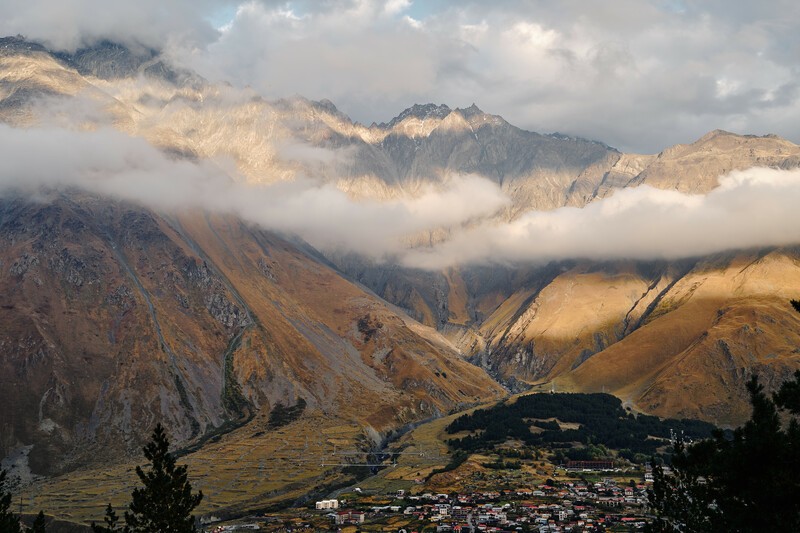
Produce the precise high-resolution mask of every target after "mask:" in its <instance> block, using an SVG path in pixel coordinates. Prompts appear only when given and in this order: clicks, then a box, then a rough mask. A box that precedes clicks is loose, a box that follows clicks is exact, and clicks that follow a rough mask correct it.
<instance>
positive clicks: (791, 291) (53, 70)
mask: <svg viewBox="0 0 800 533" xmlns="http://www.w3.org/2000/svg"><path fill="white" fill-rule="evenodd" d="M0 121H2V122H4V123H6V124H9V125H12V126H14V127H18V128H25V127H32V126H38V125H42V124H45V125H49V124H53V123H55V124H57V125H63V124H67V125H68V126H70V127H73V128H77V129H86V130H92V129H96V128H99V127H101V126H104V127H113V128H116V129H118V130H121V131H123V132H125V133H127V134H129V135H131V136H135V137H141V138H143V139H145V140H147V141H148V142H149V143H150V144H151V145H153V146H155V147H157V148H158V149H160V150H161V151H162V152H164V153H166V154H168V155H169V156H170V157H171V158H173V159H175V160H181V161H197V160H208V161H213V162H215V163H218V164H219V165H220V168H233V170H231V172H230V173H231V175H234V176H237V179H240V180H242V181H245V182H247V183H249V184H252V185H254V186H257V185H259V184H263V183H271V182H278V181H287V182H288V181H292V180H295V179H298V178H305V179H309V180H312V181H314V182H315V183H316V182H319V183H326V184H329V185H334V186H335V187H337V188H338V189H339V190H342V191H345V192H346V193H347V194H348V195H349V196H350V197H351V198H356V199H361V200H369V201H373V202H376V203H380V202H381V201H385V200H389V199H398V198H409V197H415V195H419V194H420V193H421V191H423V190H425V189H426V187H430V186H432V187H437V186H439V185H442V184H444V183H447V182H448V180H451V179H453V177H454V176H459V175H464V174H476V175H479V176H482V177H484V178H487V179H489V180H491V181H492V182H494V183H496V184H498V185H499V186H500V188H501V189H502V191H503V192H504V193H505V194H506V195H508V197H509V198H510V205H509V206H508V208H507V209H505V210H504V211H502V212H500V213H498V214H496V215H495V216H494V217H495V219H496V221H497V222H498V223H502V222H508V221H511V220H514V219H516V218H517V217H519V216H520V215H521V214H522V213H524V212H526V211H529V210H531V209H538V210H551V209H555V208H559V207H564V206H570V207H585V206H586V205H588V204H590V203H591V202H593V201H596V200H598V199H602V198H605V197H607V196H610V195H612V194H613V193H614V191H615V190H618V189H621V188H625V187H635V186H638V185H641V184H646V185H650V186H652V187H655V188H659V189H667V190H677V191H681V192H686V193H705V192H708V191H710V190H711V189H713V188H714V187H716V186H717V185H718V178H719V176H720V175H722V174H724V173H726V172H730V171H732V170H736V169H747V168H750V167H753V166H765V167H773V168H785V169H791V168H796V167H798V166H800V147H798V146H796V145H794V144H793V143H790V142H788V141H786V140H784V139H780V138H777V137H774V136H766V137H755V136H741V135H735V134H732V133H727V132H723V131H714V132H711V133H709V134H708V135H706V136H704V137H703V138H701V139H699V140H698V141H696V142H694V143H692V144H688V145H679V146H675V147H672V148H668V149H666V150H664V151H663V152H661V153H660V154H656V155H637V154H623V153H620V152H619V151H617V150H615V149H613V148H610V147H608V146H606V145H604V144H602V143H599V142H594V141H588V140H584V139H577V138H572V137H569V136H565V135H560V134H549V135H542V134H538V133H533V132H528V131H523V130H520V129H519V128H516V127H514V126H512V125H511V124H509V123H508V122H506V121H505V120H504V119H503V118H501V117H498V116H494V115H489V114H486V113H484V112H483V111H481V110H480V109H478V108H477V107H476V106H471V107H469V108H466V109H451V108H449V107H447V106H446V105H435V104H427V105H415V106H413V107H411V108H409V109H407V110H405V111H403V112H402V113H400V114H399V115H398V116H397V117H396V118H395V119H393V120H392V121H390V122H389V123H386V124H379V125H377V124H373V125H370V126H364V125H362V124H358V123H353V122H352V121H351V120H350V119H349V118H348V117H346V116H345V115H343V114H342V113H341V112H339V111H338V110H337V109H336V107H335V106H334V105H333V104H332V103H331V102H328V101H321V102H312V101H308V100H305V99H302V98H294V99H291V100H280V101H275V102H267V101H265V100H264V99H262V98H260V97H259V96H258V95H256V94H252V93H249V92H247V91H236V90H234V89H232V88H229V87H224V86H214V85H211V84H209V83H207V82H205V81H204V80H202V79H200V78H199V77H197V76H196V75H194V74H192V73H188V72H184V71H181V70H180V69H175V68H173V67H171V66H169V65H168V63H166V62H164V61H162V59H161V58H160V57H159V56H158V54H157V53H155V52H154V51H151V50H138V51H132V50H129V49H127V48H124V47H120V46H119V45H116V44H113V43H103V44H101V45H98V46H96V47H92V48H87V49H84V50H79V51H78V52H76V53H75V54H71V55H63V54H58V55H55V54H52V53H50V52H49V51H47V50H46V49H44V48H43V47H41V46H39V45H36V44H35V43H28V42H25V41H24V40H20V39H16V38H7V39H0ZM225 164H229V165H230V166H231V167H225ZM476 201H480V199H477V200H476ZM446 238H447V229H446V228H443V229H442V231H441V232H440V233H439V232H431V234H428V235H413V236H410V237H409V243H410V245H412V246H423V245H425V244H430V243H432V242H435V241H437V240H441V239H446ZM0 243H1V244H0V300H1V301H2V305H1V306H0V320H2V324H3V328H2V330H1V331H0V380H2V384H3V386H2V387H1V388H0V402H2V405H6V406H10V407H9V408H7V409H4V410H2V412H0V456H2V457H6V456H7V457H13V458H17V459H14V461H16V463H15V464H22V466H23V467H26V465H27V467H29V469H30V470H31V471H32V472H33V473H58V472H64V471H70V470H72V469H75V468H79V467H80V468H83V467H86V466H87V465H88V466H89V467H91V466H92V465H95V466H96V465H98V464H100V465H102V464H107V463H108V462H111V461H114V460H116V458H117V456H118V454H119V453H120V452H122V453H123V454H133V453H137V451H138V446H139V445H140V443H141V440H142V438H143V436H145V435H146V434H147V433H148V431H149V429H150V428H152V427H153V426H154V425H155V423H156V422H157V421H159V420H160V421H164V422H165V423H166V425H168V426H169V427H170V428H171V432H172V436H173V438H174V439H175V441H176V442H177V443H179V444H180V445H191V446H194V447H195V448H199V451H197V449H195V448H193V449H194V450H195V451H194V452H193V453H194V454H195V455H191V456H190V457H194V459H193V460H194V461H196V463H197V464H199V465H202V464H204V463H205V462H208V457H211V456H212V455H213V454H211V455H208V456H207V455H203V454H204V453H206V452H205V451H207V450H213V451H214V453H220V454H223V455H221V456H225V457H226V458H228V459H230V460H231V461H233V460H234V459H235V458H238V457H240V455H237V454H238V453H239V451H238V450H239V448H237V447H238V446H245V447H246V446H249V445H248V444H247V443H250V442H253V441H251V440H250V439H256V438H257V436H259V435H267V437H270V436H274V435H275V433H270V432H271V431H274V428H272V427H270V426H269V425H268V423H267V421H266V419H267V418H268V416H269V413H270V412H272V411H273V410H274V409H275V407H276V406H277V405H278V404H279V403H280V404H283V405H285V406H291V405H297V404H301V402H300V400H301V399H302V400H303V402H305V404H306V407H305V410H304V411H303V413H302V415H301V418H300V421H299V422H298V423H297V426H293V428H294V429H292V431H293V432H294V434H295V436H297V435H300V436H302V437H306V438H308V437H309V436H319V435H320V434H322V433H325V432H327V433H325V435H326V436H325V439H327V440H326V441H325V442H326V443H327V444H330V445H331V446H333V445H339V446H345V445H356V444H358V445H360V446H362V448H363V447H364V446H366V447H367V448H368V447H369V446H372V445H376V444H379V443H380V440H381V438H382V437H385V436H387V435H388V434H389V433H390V432H391V431H393V430H397V429H398V428H401V427H403V426H405V425H407V424H410V423H416V422H419V421H420V420H424V419H426V418H429V417H431V416H437V415H439V414H441V413H443V412H446V411H449V410H451V409H455V408H458V407H459V406H464V405H468V404H472V403H475V402H480V401H488V400H491V399H494V398H497V397H499V396H501V395H503V394H505V391H504V390H503V389H502V387H501V386H500V385H499V384H498V382H497V381H495V380H493V379H492V378H491V377H490V375H491V376H493V377H494V378H496V379H497V380H500V381H501V382H503V383H504V384H507V385H509V386H510V388H512V389H515V390H521V389H524V388H527V387H528V386H530V385H539V384H546V385H544V386H545V387H546V388H548V389H549V388H550V386H551V385H550V383H551V382H553V383H554V386H555V387H556V388H558V389H567V390H576V391H601V390H605V391H606V392H612V393H614V394H617V395H618V396H619V397H620V398H622V399H623V400H624V401H626V402H630V403H631V404H634V405H635V406H636V407H638V408H640V409H642V410H645V411H648V412H653V413H656V414H660V415H670V416H698V417H701V418H704V419H707V420H712V421H716V422H721V423H724V424H736V423H738V422H741V421H742V420H744V419H745V418H747V415H748V413H747V412H746V410H747V401H746V398H745V397H744V396H743V393H742V391H743V390H744V388H743V386H742V384H743V383H744V381H746V379H747V377H748V376H749V375H750V374H751V373H753V372H755V373H758V374H759V375H760V376H761V377H762V380H763V381H764V382H765V383H767V385H769V386H773V385H775V384H777V383H779V382H780V381H781V380H782V379H783V378H785V377H786V376H787V375H788V374H789V372H790V371H792V370H793V369H795V368H798V367H800V360H799V359H798V357H799V356H798V352H797V350H798V346H800V333H798V332H800V321H799V320H798V318H797V316H796V315H794V314H791V313H790V312H789V306H788V299H790V298H798V297H800V263H798V253H797V250H795V249H793V248H781V249H765V250H748V251H741V252H736V251H734V252H730V253H726V254H719V255H716V256H713V257H699V258H693V259H688V260H681V261H673V262H668V261H651V262H632V261H617V262H603V263H600V262H590V261H578V260H573V261H562V262H555V263H551V264H547V265H534V266H532V265H522V266H513V267H512V266H482V267H454V268H448V269H445V270H442V271H423V270H416V269H409V268H401V267H398V266H395V265H392V264H385V263H375V262H374V261H372V260H370V259H367V258H364V257H360V256H357V255H354V254H348V253H333V252H330V253H327V255H325V256H323V255H322V254H321V253H319V252H318V251H316V250H314V249H312V248H310V247H309V246H308V245H305V244H303V243H299V242H298V241H297V240H293V239H290V238H288V237H284V236H279V235H277V234H275V233H271V232H267V231H264V230H263V229H259V228H257V227H254V226H253V225H250V224H247V223H245V222H243V221H242V220H240V219H238V218H236V217H234V216H221V215H215V214H210V213H207V212H202V211H200V210H192V209H188V208H187V209H178V210H172V211H169V212H167V211H159V210H154V209H150V208H146V207H143V206H141V205H137V204H133V203H126V202H121V201H119V200H118V199H114V198H111V197H106V196H100V195H93V194H89V193H86V192H85V191H80V190H71V189H69V190H59V191H52V190H46V191H40V192H39V193H37V194H36V195H35V196H33V195H29V196H20V195H18V194H12V193H5V194H4V195H3V196H2V197H0ZM470 362H471V363H470ZM301 411H302V410H301ZM323 426H324V431H323V430H322V429H321V428H322V427H323ZM236 428H238V429H236ZM230 430H233V431H232V432H230V433H225V435H224V436H223V437H221V439H222V440H216V441H213V442H212V444H208V442H210V441H211V440H213V439H217V438H218V437H219V435H218V433H224V432H227V431H230ZM214 435H216V436H214ZM204 439H209V440H208V441H207V440H204ZM365 439H366V440H365ZM370 439H371V442H372V444H369V443H367V444H365V442H366V441H370ZM243 443H244V444H243ZM306 447H308V444H307V443H306ZM232 450H236V452H235V453H234V451H232ZM287 450H288V448H287V449H285V450H279V451H281V453H285V455H280V456H278V455H276V456H275V457H280V460H281V461H288V460H290V459H292V460H294V459H297V458H298V457H299V456H300V455H299V454H300V452H297V451H296V450H295V451H291V452H290V451H287ZM208 453H211V452H208ZM224 453H229V454H230V455H224ZM242 453H244V452H242ZM248 453H249V452H248ZM270 453H272V452H270ZM276 453H277V452H276ZM303 453H306V452H303ZM20 457H22V458H23V459H19V458H20ZM253 461H254V462H253V463H252V464H250V463H248V464H249V465H250V466H248V467H247V468H251V467H253V465H256V466H258V465H262V466H263V464H266V463H269V462H270V461H273V462H274V461H278V459H275V458H271V457H270V456H266V455H265V456H261V457H259V458H258V460H255V459H254V460H253ZM264 462H266V463H264ZM242 464H243V465H244V464H245V463H244V462H243V463H242ZM242 468H244V466H243V467H242ZM253 468H254V467H253ZM23 470H24V468H23ZM309 475H310V476H311V474H309ZM325 475H327V474H324V473H319V472H314V473H313V476H311V477H308V478H302V476H301V477H300V478H290V477H287V478H286V479H284V480H282V481H281V482H280V483H277V482H276V485H274V486H272V485H270V486H268V487H266V488H264V492H263V494H262V495H261V496H259V498H260V499H258V498H255V497H254V499H253V500H252V501H251V500H246V499H245V496H243V495H241V494H238V495H234V496H230V497H231V498H232V500H231V501H234V500H235V502H236V505H241V506H244V507H243V508H246V507H247V506H248V505H249V506H251V508H252V507H253V506H256V505H260V504H262V503H263V502H264V501H268V500H270V498H275V497H277V495H286V494H299V492H298V491H301V488H300V487H301V485H302V483H301V482H300V481H298V479H304V480H305V482H308V483H312V484H319V483H321V482H322V481H321V480H323V479H324V480H325V481H326V482H329V481H331V479H329V478H326V477H324V476H325ZM314 476H316V477H314ZM287 487H288V488H287ZM62 488H63V487H62ZM223 489H224V487H223V488H220V490H221V491H222V490H223ZM63 490H65V491H67V492H68V490H69V489H63ZM224 490H227V489H224ZM292 491H294V492H292ZM262 496H263V497H262ZM248 497H249V496H248ZM237 498H238V499H237Z"/></svg>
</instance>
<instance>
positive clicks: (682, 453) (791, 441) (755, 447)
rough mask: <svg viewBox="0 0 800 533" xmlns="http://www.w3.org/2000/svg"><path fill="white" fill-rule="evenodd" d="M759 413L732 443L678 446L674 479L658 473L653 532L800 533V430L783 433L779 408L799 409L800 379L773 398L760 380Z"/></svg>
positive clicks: (754, 390) (754, 384)
mask: <svg viewBox="0 0 800 533" xmlns="http://www.w3.org/2000/svg"><path fill="white" fill-rule="evenodd" d="M747 389H748V391H749V393H750V402H751V404H752V406H753V414H752V416H751V418H750V420H748V421H747V422H746V423H745V424H744V425H743V426H742V427H740V428H738V429H737V430H736V431H734V433H733V438H726V437H725V436H724V435H723V433H722V432H719V431H718V432H716V433H715V434H714V436H713V438H711V439H708V440H705V441H701V442H698V443H696V444H693V445H691V446H688V447H684V446H683V445H682V444H681V443H680V442H678V443H677V444H676V446H675V453H674V455H673V458H672V463H673V474H672V475H665V474H664V472H663V470H662V469H660V468H659V467H658V466H657V465H654V467H653V479H654V483H653V487H652V489H651V490H649V491H648V497H649V500H650V506H651V509H652V511H653V513H654V515H655V520H654V522H653V523H652V524H651V525H650V526H649V528H648V530H649V531H654V532H656V531H657V532H665V531H681V532H705V531H708V532H716V531H729V532H737V531H738V532H756V531H800V424H798V421H797V419H796V418H793V419H792V420H791V421H790V422H789V424H788V427H787V428H783V427H782V425H781V420H780V416H779V412H778V407H779V406H781V407H784V408H786V409H787V410H788V411H789V412H790V413H792V414H794V415H797V414H800V413H798V412H797V410H796V409H794V408H793V407H791V406H792V405H793V403H792V402H793V401H794V400H793V399H794V398H795V397H796V394H797V391H798V390H800V373H797V374H795V379H794V381H787V382H785V383H784V384H783V385H782V386H781V388H780V390H779V391H778V392H777V393H776V394H775V395H773V396H772V398H770V397H769V396H768V395H767V394H765V393H764V387H763V386H761V385H759V383H758V380H757V379H756V378H755V377H753V378H752V379H751V380H750V382H749V383H748V384H747Z"/></svg>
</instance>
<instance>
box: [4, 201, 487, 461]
mask: <svg viewBox="0 0 800 533" xmlns="http://www.w3.org/2000/svg"><path fill="white" fill-rule="evenodd" d="M0 242H2V243H3V245H2V250H3V252H2V258H0V261H2V265H3V269H2V274H0V293H2V295H3V298H2V300H3V306H2V309H1V310H0V313H2V321H3V325H4V327H3V332H2V334H1V335H0V346H2V347H3V358H2V367H0V368H2V376H3V381H4V386H3V387H2V391H0V395H1V396H0V401H2V403H3V405H6V406H10V408H9V409H4V410H3V412H2V413H0V427H2V432H0V433H2V435H3V442H2V443H0V446H2V450H0V453H1V454H2V455H3V456H5V455H7V454H8V453H10V452H11V451H12V450H14V449H15V448H16V447H18V446H19V445H21V444H23V445H27V444H31V443H36V445H35V446H34V448H33V450H32V452H31V454H30V464H31V467H32V469H33V470H34V471H35V472H40V473H43V472H51V471H54V470H55V471H58V470H61V469H64V468H70V467H74V466H75V465H80V464H85V463H87V462H89V461H91V460H97V459H98V458H99V456H105V458H106V459H111V458H112V457H114V455H115V454H118V453H120V452H135V451H136V450H137V449H138V445H139V443H140V441H141V437H142V435H146V433H147V430H148V428H150V427H151V426H152V425H153V424H154V423H155V422H156V421H157V420H163V421H165V423H166V424H168V425H169V427H170V428H171V432H172V434H173V435H174V436H175V437H176V438H177V440H178V442H179V443H186V442H191V441H193V440H196V439H197V438H199V437H201V436H202V435H203V434H205V433H208V432H209V431H211V430H213V429H214V428H216V427H219V426H221V425H222V424H223V423H224V422H226V421H236V422H240V423H241V422H244V421H245V420H247V419H248V418H250V417H252V416H253V415H254V414H255V413H257V412H259V411H265V412H269V411H270V410H271V409H272V408H273V407H274V406H275V405H276V404H277V403H283V404H287V405H293V404H295V403H296V402H297V401H298V400H299V399H300V398H302V399H303V400H304V401H305V402H306V403H307V405H308V407H307V409H308V410H309V411H322V412H325V413H329V414H330V416H331V417H334V418H337V417H342V418H344V419H352V420H358V421H360V423H361V424H363V425H364V426H370V427H373V428H375V429H377V430H378V431H387V430H389V429H392V428H395V427H399V426H402V425H403V424H406V423H409V422H413V421H416V420H419V419H422V418H427V417H430V416H434V415H436V414H438V413H442V412H446V411H448V410H450V409H452V408H454V407H456V406H458V405H460V404H470V403H474V402H476V401H482V400H486V399H488V398H492V397H496V396H497V395H498V394H500V393H501V389H500V387H499V386H498V385H497V384H495V383H494V382H493V381H492V380H491V379H490V378H489V377H488V376H487V375H486V374H485V373H484V372H483V371H481V370H480V369H478V368H476V367H474V366H472V365H470V364H468V363H467V362H465V361H463V360H462V359H461V358H460V357H459V355H458V353H457V352H456V351H455V349H454V348H453V347H452V346H451V345H449V343H447V342H446V341H445V340H444V339H443V338H441V337H440V336H439V335H438V334H436V333H435V332H434V331H432V330H429V329H427V328H424V327H421V326H419V325H416V324H414V323H413V322H412V321H411V320H410V319H408V318H405V317H403V316H401V315H398V314H397V313H395V312H393V311H392V310H391V309H390V308H388V307H387V306H386V305H385V304H384V303H383V302H381V301H380V300H379V299H378V298H376V297H374V296H372V295H370V294H368V293H365V292H364V291H363V290H362V289H359V288H358V287H356V286H354V285H352V284H351V283H349V282H347V281H345V280H344V279H342V277H341V276H340V275H338V274H337V273H336V272H335V271H333V270H332V269H331V268H330V267H328V266H326V265H324V264H322V263H320V262H319V261H318V260H316V259H314V258H312V257H310V256H308V255H306V254H305V253H303V252H301V251H300V250H298V249H297V248H296V247H295V246H293V245H292V244H290V243H288V242H286V241H284V240H282V239H280V238H278V237H276V236H274V235H272V234H269V233H265V232H263V231H259V230H256V229H253V228H251V227H248V226H246V225H244V224H242V223H241V222H240V221H238V220H235V219H225V218H215V217H210V216H207V215H203V214H201V213H185V214H181V215H176V216H173V217H165V216H162V215H158V214H156V213H153V212H150V211H148V210H146V209H142V208H140V207H136V206H132V205H126V204H120V203H116V202H112V201H108V200H104V199H99V198H96V197H89V196H84V195H81V194H78V193H76V194H69V195H60V194H59V195H54V196H53V197H51V198H48V199H47V200H45V201H44V202H42V201H41V199H40V201H39V202H31V201H30V200H26V199H20V198H6V199H3V200H2V202H0ZM443 375H444V376H447V377H442V376H443Z"/></svg>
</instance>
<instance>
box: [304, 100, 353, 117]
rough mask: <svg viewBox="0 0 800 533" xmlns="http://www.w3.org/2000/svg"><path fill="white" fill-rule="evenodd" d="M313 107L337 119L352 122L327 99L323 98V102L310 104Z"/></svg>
mask: <svg viewBox="0 0 800 533" xmlns="http://www.w3.org/2000/svg"><path fill="white" fill-rule="evenodd" d="M310 103H311V106H312V107H314V108H315V109H318V110H319V111H323V112H325V113H328V114H330V115H333V116H335V117H338V118H340V119H342V120H346V121H348V122H350V117H348V116H347V115H346V114H345V113H342V112H341V111H340V110H339V108H338V107H336V105H335V104H334V103H333V102H331V101H330V100H328V99H327V98H323V99H322V100H316V101H312V102H310Z"/></svg>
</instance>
